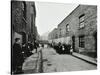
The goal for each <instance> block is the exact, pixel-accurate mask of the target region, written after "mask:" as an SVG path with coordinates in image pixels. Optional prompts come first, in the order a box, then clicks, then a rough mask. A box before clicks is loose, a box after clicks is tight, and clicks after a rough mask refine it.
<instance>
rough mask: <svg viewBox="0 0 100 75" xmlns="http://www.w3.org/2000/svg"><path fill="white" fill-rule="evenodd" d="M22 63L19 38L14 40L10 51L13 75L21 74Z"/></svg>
mask: <svg viewBox="0 0 100 75" xmlns="http://www.w3.org/2000/svg"><path fill="white" fill-rule="evenodd" d="M23 61H24V60H23V56H22V49H21V45H20V38H16V39H15V43H14V45H13V49H12V71H13V72H14V74H20V73H22V63H23Z"/></svg>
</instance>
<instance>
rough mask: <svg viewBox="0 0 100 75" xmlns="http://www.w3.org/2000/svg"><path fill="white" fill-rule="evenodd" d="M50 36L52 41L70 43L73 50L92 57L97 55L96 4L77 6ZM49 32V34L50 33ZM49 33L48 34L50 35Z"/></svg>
mask: <svg viewBox="0 0 100 75" xmlns="http://www.w3.org/2000/svg"><path fill="white" fill-rule="evenodd" d="M57 30H58V31H57V32H55V33H53V32H52V33H53V34H58V35H54V36H57V38H51V39H50V40H54V42H57V43H58V42H62V43H66V44H68V43H69V44H71V45H72V46H73V50H74V51H76V52H79V53H82V54H85V55H89V56H92V57H96V56H97V6H95V5H79V6H77V7H76V8H75V9H74V10H73V11H72V12H71V13H70V14H69V15H68V16H67V17H66V18H65V19H64V20H63V21H62V22H61V23H60V24H59V25H58V27H57ZM52 33H50V35H51V34H52ZM50 35H49V36H50Z"/></svg>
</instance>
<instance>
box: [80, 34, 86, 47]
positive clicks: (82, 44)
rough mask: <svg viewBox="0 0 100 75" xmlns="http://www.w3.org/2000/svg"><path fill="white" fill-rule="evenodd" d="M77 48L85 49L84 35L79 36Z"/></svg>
mask: <svg viewBox="0 0 100 75" xmlns="http://www.w3.org/2000/svg"><path fill="white" fill-rule="evenodd" d="M79 47H81V48H84V47H85V36H84V35H81V36H79Z"/></svg>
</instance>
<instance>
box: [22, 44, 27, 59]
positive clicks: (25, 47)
mask: <svg viewBox="0 0 100 75" xmlns="http://www.w3.org/2000/svg"><path fill="white" fill-rule="evenodd" d="M22 53H23V58H24V59H25V58H26V57H27V53H28V47H27V44H25V43H24V44H23V45H22Z"/></svg>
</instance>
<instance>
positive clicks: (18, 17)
mask: <svg viewBox="0 0 100 75" xmlns="http://www.w3.org/2000/svg"><path fill="white" fill-rule="evenodd" d="M35 18H36V10H35V3H34V2H25V1H14V0H13V1H11V33H12V35H11V38H12V45H13V43H14V39H15V38H20V39H21V43H27V42H28V41H30V42H33V41H34V39H33V38H35V36H36V34H35V35H34V33H37V29H36V26H35Z"/></svg>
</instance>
